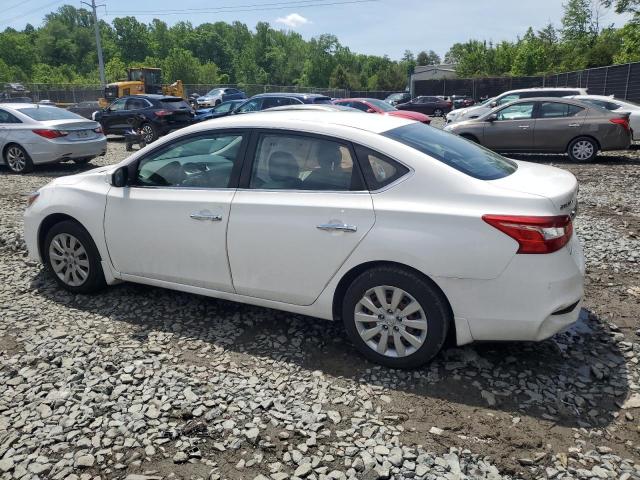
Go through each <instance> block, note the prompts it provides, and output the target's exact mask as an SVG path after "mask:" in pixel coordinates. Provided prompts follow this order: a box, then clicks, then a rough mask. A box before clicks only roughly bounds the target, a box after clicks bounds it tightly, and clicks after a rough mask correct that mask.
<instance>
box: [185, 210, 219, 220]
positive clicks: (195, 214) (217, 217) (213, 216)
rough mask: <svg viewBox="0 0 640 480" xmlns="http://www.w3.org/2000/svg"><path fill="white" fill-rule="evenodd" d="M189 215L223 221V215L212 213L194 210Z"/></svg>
mask: <svg viewBox="0 0 640 480" xmlns="http://www.w3.org/2000/svg"><path fill="white" fill-rule="evenodd" d="M189 217H191V218H193V219H194V220H208V221H210V222H220V221H222V215H214V214H212V213H204V212H194V213H192V214H191V215H189Z"/></svg>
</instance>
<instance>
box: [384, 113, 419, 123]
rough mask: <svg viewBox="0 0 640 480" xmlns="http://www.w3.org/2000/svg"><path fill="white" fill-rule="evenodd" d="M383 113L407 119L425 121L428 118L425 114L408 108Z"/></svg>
mask: <svg viewBox="0 0 640 480" xmlns="http://www.w3.org/2000/svg"><path fill="white" fill-rule="evenodd" d="M385 115H389V116H391V117H400V118H407V119H409V120H415V121H417V122H426V121H429V120H430V118H429V117H428V116H427V115H425V114H423V113H419V112H412V111H410V110H393V111H391V112H385Z"/></svg>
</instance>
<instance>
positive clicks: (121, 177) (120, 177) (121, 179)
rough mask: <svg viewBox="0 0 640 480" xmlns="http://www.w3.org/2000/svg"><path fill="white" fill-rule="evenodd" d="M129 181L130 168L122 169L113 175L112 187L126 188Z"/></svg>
mask: <svg viewBox="0 0 640 480" xmlns="http://www.w3.org/2000/svg"><path fill="white" fill-rule="evenodd" d="M128 180H129V168H128V167H126V166H125V167H120V168H118V169H117V170H116V171H115V172H113V173H112V174H111V185H112V186H114V187H126V186H127V183H128Z"/></svg>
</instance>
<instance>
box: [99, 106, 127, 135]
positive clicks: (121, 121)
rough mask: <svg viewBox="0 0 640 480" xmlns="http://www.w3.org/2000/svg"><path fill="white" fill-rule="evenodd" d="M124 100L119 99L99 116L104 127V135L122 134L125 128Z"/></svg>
mask: <svg viewBox="0 0 640 480" xmlns="http://www.w3.org/2000/svg"><path fill="white" fill-rule="evenodd" d="M126 103H127V99H126V98H119V99H118V100H116V101H115V102H113V103H112V104H111V105H109V107H108V108H107V111H106V112H105V113H104V114H103V115H102V116H101V118H100V123H101V124H102V125H103V126H104V127H105V129H106V130H107V132H105V133H122V132H124V130H125V129H126V128H127V126H128V125H127V122H126V118H127V112H126V110H125V105H126Z"/></svg>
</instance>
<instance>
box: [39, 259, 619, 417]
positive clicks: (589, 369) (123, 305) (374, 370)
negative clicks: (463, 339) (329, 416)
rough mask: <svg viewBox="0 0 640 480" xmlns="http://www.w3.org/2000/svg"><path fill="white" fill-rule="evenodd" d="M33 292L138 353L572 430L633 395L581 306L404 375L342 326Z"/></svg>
mask: <svg viewBox="0 0 640 480" xmlns="http://www.w3.org/2000/svg"><path fill="white" fill-rule="evenodd" d="M31 287H32V288H33V290H34V291H35V293H37V294H39V295H42V296H44V297H45V298H47V299H49V300H51V301H53V302H55V303H57V304H62V305H65V306H69V307H72V308H74V309H78V310H81V311H85V312H89V313H91V314H95V315H99V316H100V317H104V318H108V319H110V320H111V321H113V322H126V323H128V324H130V325H131V326H132V327H133V329H134V333H133V334H132V340H136V341H139V342H140V343H141V349H143V348H144V344H145V343H146V342H148V341H149V339H150V337H153V335H154V332H166V333H171V334H173V335H174V337H173V338H174V339H177V340H178V341H184V340H199V341H200V343H201V342H204V343H205V344H208V345H209V346H210V347H211V348H210V350H211V351H219V349H221V348H222V349H223V350H225V351H230V352H233V353H235V354H238V355H241V356H243V357H244V361H257V362H260V361H261V360H262V359H272V360H276V361H286V362H291V363H293V364H295V365H298V366H299V367H300V368H303V369H306V370H309V371H315V370H321V371H323V372H324V373H325V374H327V375H331V376H333V377H342V378H345V379H350V380H352V381H356V382H358V383H365V384H367V385H369V386H379V387H384V388H390V389H392V390H396V391H403V392H407V393H411V394H415V395H419V396H423V397H431V398H435V399H439V400H445V401H447V402H455V403H459V404H463V405H469V406H471V407H491V408H493V409H496V410H501V411H504V412H508V413H511V414H514V415H523V414H524V415H529V416H532V417H535V418H540V419H545V420H549V421H551V422H554V423H556V424H558V425H562V426H567V427H589V426H605V425H608V424H609V423H610V422H611V421H612V420H613V419H614V413H616V412H618V410H619V408H620V407H619V405H620V404H621V403H622V402H623V401H624V399H625V397H626V395H627V393H628V391H629V385H628V383H627V377H628V375H627V374H628V372H627V364H626V362H625V358H624V353H623V352H622V351H621V350H620V348H619V346H618V343H617V342H616V341H615V339H614V338H613V337H614V335H615V333H612V332H610V331H609V330H608V327H606V325H605V322H603V321H601V319H599V318H598V317H597V316H596V315H595V314H593V313H592V312H589V311H588V310H584V309H583V310H582V312H581V315H580V319H579V321H578V322H577V323H576V324H575V325H574V326H573V327H572V328H570V329H569V330H568V331H566V332H564V333H560V334H558V335H555V336H554V337H553V338H551V339H549V340H546V341H544V342H539V343H515V342H503V343H484V344H474V345H467V346H463V347H455V346H449V347H446V348H444V349H443V351H442V352H441V353H440V354H439V355H438V356H437V357H436V358H435V359H434V360H433V362H432V363H431V364H429V365H426V366H424V367H422V368H420V369H417V370H413V371H401V370H393V369H388V368H384V367H381V366H379V365H375V364H373V363H370V362H368V361H367V360H365V359H364V358H363V357H362V356H361V355H359V354H358V353H357V352H356V351H355V349H354V348H353V346H352V345H351V344H350V343H349V341H348V340H347V339H346V338H345V334H344V330H343V327H342V325H341V324H340V323H339V322H328V321H324V320H319V319H315V318H310V317H305V316H302V315H295V314H289V313H286V312H281V311H276V310H271V309H267V308H261V307H255V306H249V305H243V304H239V303H235V302H228V301H224V300H217V299H213V298H209V297H203V296H199V295H192V294H187V293H181V292H175V291H170V290H166V289H161V288H154V287H148V286H144V285H136V284H130V283H124V284H120V285H116V286H113V287H109V288H107V289H106V290H104V291H103V292H101V293H99V294H96V295H73V294H70V293H68V292H66V291H65V290H62V289H61V288H59V287H58V286H57V284H56V283H55V282H54V281H53V279H52V278H51V277H50V276H49V275H48V274H47V273H46V272H45V271H44V269H42V270H40V272H39V273H38V274H37V275H36V276H35V277H34V278H33V279H32V282H31ZM249 356H250V357H249ZM185 361H196V362H198V364H199V365H204V366H215V365H217V363H216V360H215V356H214V357H213V359H211V358H209V359H207V358H205V357H204V356H200V357H197V356H195V355H194V356H193V357H192V358H185ZM483 391H484V392H489V393H488V394H487V393H483Z"/></svg>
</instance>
